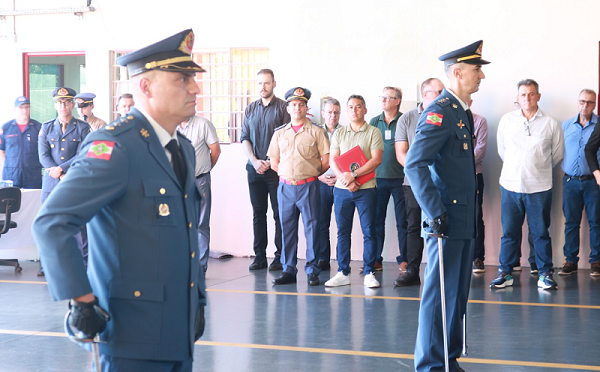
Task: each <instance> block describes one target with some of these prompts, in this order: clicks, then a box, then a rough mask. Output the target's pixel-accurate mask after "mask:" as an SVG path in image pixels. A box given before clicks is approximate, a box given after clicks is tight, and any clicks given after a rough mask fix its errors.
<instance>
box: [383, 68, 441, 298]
mask: <svg viewBox="0 0 600 372" xmlns="http://www.w3.org/2000/svg"><path fill="white" fill-rule="evenodd" d="M444 88H445V87H444V83H442V82H441V81H440V80H439V79H436V78H429V79H427V80H425V81H424V82H423V83H422V84H421V98H422V100H423V101H422V102H421V104H419V106H417V108H414V109H412V110H410V111H409V112H407V113H405V114H404V115H402V117H401V118H400V120H398V128H397V129H396V135H395V138H394V139H395V141H396V142H395V143H394V147H395V149H396V159H397V160H398V162H399V163H400V164H401V165H402V166H404V162H405V161H406V153H407V152H408V148H409V147H410V145H411V144H412V142H413V141H414V139H415V133H416V130H417V123H418V122H419V118H420V117H421V114H422V113H423V110H424V109H426V108H427V106H429V104H430V103H431V102H433V101H434V100H435V99H436V98H437V97H438V96H439V95H440V94H442V91H443V90H444ZM402 185H403V186H402V187H403V189H404V200H405V209H406V232H407V235H406V259H407V262H408V263H407V266H406V271H405V272H401V273H400V275H399V276H398V279H396V280H395V281H394V285H395V286H397V287H406V286H411V285H419V284H421V278H420V277H419V271H420V268H421V261H422V260H423V247H424V245H425V244H424V241H423V238H422V237H421V207H419V203H417V200H416V199H415V195H414V194H413V191H412V188H411V187H410V182H409V181H408V177H405V178H404V183H403V184H402Z"/></svg>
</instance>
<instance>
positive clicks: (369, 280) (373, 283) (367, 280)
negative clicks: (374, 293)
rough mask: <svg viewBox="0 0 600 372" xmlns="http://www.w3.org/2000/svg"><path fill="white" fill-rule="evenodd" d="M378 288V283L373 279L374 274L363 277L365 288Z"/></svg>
mask: <svg viewBox="0 0 600 372" xmlns="http://www.w3.org/2000/svg"><path fill="white" fill-rule="evenodd" d="M379 286H380V284H379V282H378V281H377V279H375V273H370V274H367V275H365V287H368V288H379Z"/></svg>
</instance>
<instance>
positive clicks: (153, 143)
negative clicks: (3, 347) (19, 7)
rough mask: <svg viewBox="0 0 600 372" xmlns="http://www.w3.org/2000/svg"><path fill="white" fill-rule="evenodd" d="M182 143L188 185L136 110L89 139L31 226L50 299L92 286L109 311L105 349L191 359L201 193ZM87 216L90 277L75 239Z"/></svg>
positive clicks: (201, 292)
mask: <svg viewBox="0 0 600 372" xmlns="http://www.w3.org/2000/svg"><path fill="white" fill-rule="evenodd" d="M101 141H105V142H104V145H102V142H101ZM178 141H179V144H180V147H181V150H182V155H183V157H184V159H185V162H186V167H187V170H188V171H187V178H186V182H185V185H184V186H183V187H182V186H181V185H180V184H179V182H178V180H177V177H176V175H175V172H174V171H173V168H172V166H171V163H170V162H169V160H168V158H167V156H166V154H165V150H164V148H163V147H162V146H161V144H160V142H159V140H158V138H157V136H156V134H155V132H154V129H153V128H152V126H151V125H150V123H149V122H148V120H147V119H146V118H145V117H144V115H143V114H141V113H140V112H139V111H138V110H136V109H135V108H133V109H132V110H131V111H130V112H129V113H128V115H127V116H126V117H122V118H121V119H120V120H119V121H116V122H114V123H112V124H111V125H109V126H107V127H105V128H103V129H101V130H98V131H96V132H93V133H91V134H90V135H89V136H88V137H87V138H86V140H85V141H84V143H83V144H82V147H81V149H82V150H81V152H80V154H79V155H78V156H77V157H76V159H75V161H74V162H73V164H72V166H71V168H70V170H69V173H68V174H67V176H66V177H65V178H64V179H63V181H61V183H60V184H59V185H58V186H57V187H56V189H55V190H54V191H53V192H52V193H51V194H50V196H49V197H48V200H47V201H46V202H45V203H44V204H43V206H42V208H41V210H40V212H39V214H38V216H37V218H36V220H35V222H34V224H33V228H32V231H33V234H34V236H35V238H36V242H37V244H38V248H39V252H40V256H41V259H42V261H43V262H44V271H45V273H46V278H47V279H48V286H49V289H50V293H51V295H52V297H53V299H55V300H62V299H69V298H73V297H77V296H81V295H83V294H86V293H89V292H93V293H94V294H95V295H96V297H98V299H99V302H100V305H101V306H102V307H103V308H105V309H106V310H107V311H108V312H109V314H110V315H111V317H112V319H111V320H110V321H109V322H108V324H107V329H106V330H105V331H104V332H103V333H101V334H100V338H101V340H102V341H104V342H105V343H101V344H100V352H101V353H102V354H106V355H110V356H114V357H121V358H131V359H144V360H169V361H182V360H190V358H192V355H193V347H194V341H195V340H194V325H195V323H196V315H197V311H198V309H199V306H204V304H205V303H206V293H205V285H204V278H203V273H202V270H201V269H200V264H199V260H198V233H197V230H196V227H197V223H198V206H199V198H200V196H199V195H198V193H197V189H196V186H195V183H194V171H193V170H194V148H193V147H192V145H191V143H190V142H189V141H188V140H187V139H186V138H185V137H184V136H183V135H181V134H178ZM103 146H106V147H103ZM111 146H112V149H111ZM86 222H87V230H88V238H89V244H90V255H89V263H88V273H87V276H86V272H85V268H84V266H83V262H82V260H81V253H80V252H79V250H78V248H77V243H76V241H75V239H74V238H73V235H74V234H75V233H76V232H77V231H78V226H80V225H83V224H85V223H86ZM88 277H89V280H88Z"/></svg>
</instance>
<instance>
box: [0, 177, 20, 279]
mask: <svg viewBox="0 0 600 372" xmlns="http://www.w3.org/2000/svg"><path fill="white" fill-rule="evenodd" d="M19 209H21V189H19V188H18V187H3V188H0V214H4V215H5V216H4V218H5V219H4V220H0V238H1V237H2V235H3V234H6V233H7V232H8V230H9V229H14V228H16V227H17V223H16V222H15V221H11V219H10V218H11V213H13V212H18V211H19ZM0 266H14V268H15V271H16V272H18V273H20V272H21V270H23V268H22V267H21V265H19V260H17V259H0Z"/></svg>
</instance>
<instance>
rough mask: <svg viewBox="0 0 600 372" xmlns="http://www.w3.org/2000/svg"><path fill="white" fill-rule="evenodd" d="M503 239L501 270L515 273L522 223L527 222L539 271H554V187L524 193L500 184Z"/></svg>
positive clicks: (501, 243)
mask: <svg viewBox="0 0 600 372" xmlns="http://www.w3.org/2000/svg"><path fill="white" fill-rule="evenodd" d="M500 198H501V199H500V200H501V201H500V208H501V221H502V231H503V233H502V238H501V239H500V266H499V267H498V270H499V271H503V272H505V273H509V274H510V273H512V270H513V266H514V264H515V262H517V261H518V254H519V252H520V251H521V239H522V228H523V222H524V221H525V215H527V224H528V225H529V231H530V232H531V236H532V238H533V244H534V247H535V261H536V263H537V267H538V269H539V270H540V274H545V273H546V272H549V271H550V272H551V271H552V241H551V239H550V233H549V231H548V229H549V228H550V208H551V206H552V190H548V191H542V192H536V193H532V194H524V193H518V192H512V191H508V190H506V189H505V188H504V187H502V186H500Z"/></svg>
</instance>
